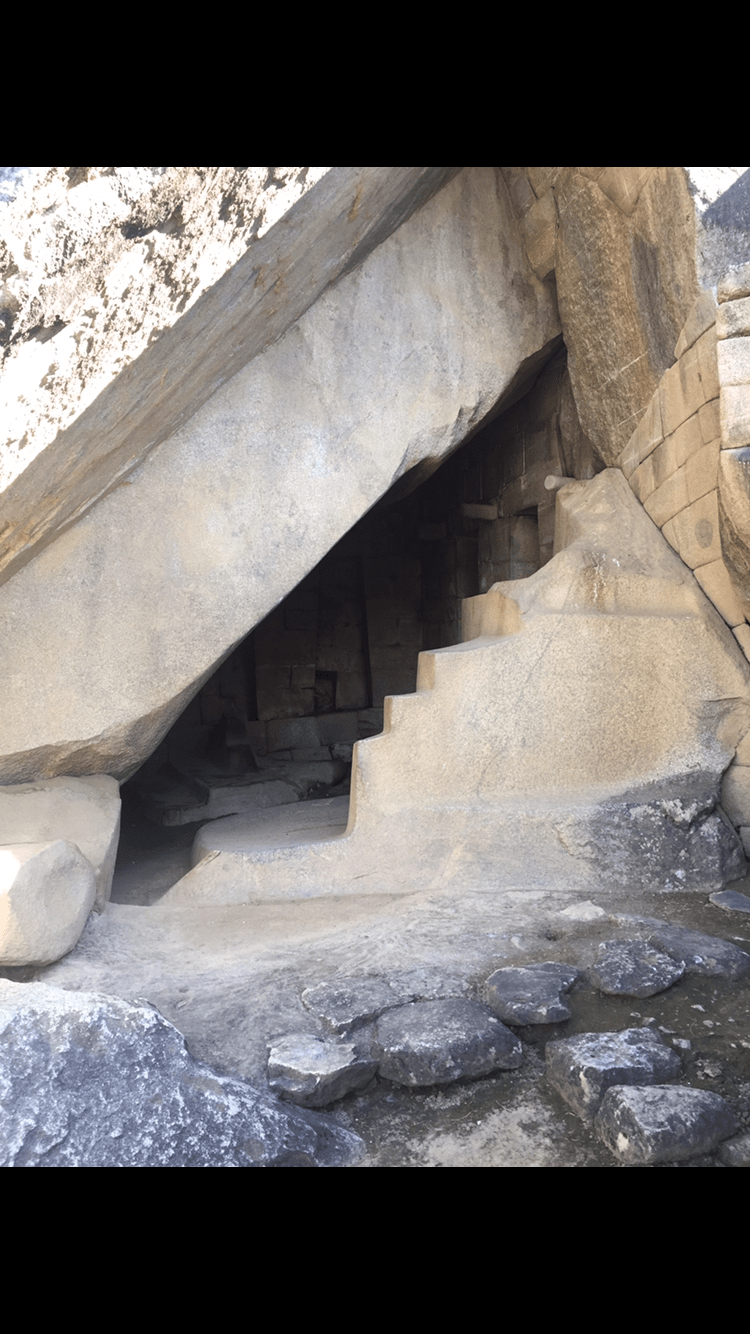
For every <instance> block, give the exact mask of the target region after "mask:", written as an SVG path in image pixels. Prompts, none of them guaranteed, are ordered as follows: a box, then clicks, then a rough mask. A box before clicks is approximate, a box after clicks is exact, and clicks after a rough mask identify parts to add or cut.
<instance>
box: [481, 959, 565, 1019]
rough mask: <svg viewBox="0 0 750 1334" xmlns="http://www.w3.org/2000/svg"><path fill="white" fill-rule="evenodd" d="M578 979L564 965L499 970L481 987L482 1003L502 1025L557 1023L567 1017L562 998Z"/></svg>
mask: <svg viewBox="0 0 750 1334" xmlns="http://www.w3.org/2000/svg"><path fill="white" fill-rule="evenodd" d="M577 977H578V969H577V968H572V967H570V965H568V964H564V963H536V964H529V965H528V966H527V967H525V968H498V970H497V972H495V973H493V974H492V976H491V977H488V978H487V981H486V982H485V984H484V1000H485V1003H486V1004H487V1005H489V1007H490V1009H491V1010H492V1012H493V1013H494V1014H496V1015H497V1017H498V1019H502V1021H503V1023H505V1024H557V1023H560V1022H561V1021H562V1020H564V1019H569V1018H570V1006H569V1005H567V1004H566V1003H565V1001H564V1000H563V998H562V994H563V992H566V991H570V988H571V987H572V986H573V983H574V982H575V981H576V978H577Z"/></svg>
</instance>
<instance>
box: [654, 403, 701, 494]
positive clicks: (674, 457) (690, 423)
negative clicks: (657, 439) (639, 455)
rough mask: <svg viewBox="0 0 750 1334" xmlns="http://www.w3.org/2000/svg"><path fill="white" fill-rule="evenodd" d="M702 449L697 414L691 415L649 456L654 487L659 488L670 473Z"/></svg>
mask: <svg viewBox="0 0 750 1334" xmlns="http://www.w3.org/2000/svg"><path fill="white" fill-rule="evenodd" d="M702 447H703V436H702V435H701V428H700V422H699V420H698V414H697V413H693V416H692V417H688V419H687V421H686V422H683V423H682V426H678V427H677V430H676V431H673V432H672V434H671V435H668V436H667V438H666V440H664V441H663V442H662V443H661V444H660V445H658V446H657V448H656V449H655V450H654V452H653V454H652V455H651V458H652V461H653V465H654V478H655V480H656V485H657V486H661V484H662V482H666V480H667V478H668V477H671V476H672V473H675V472H677V469H678V468H681V467H682V465H683V463H685V462H686V460H687V459H689V458H690V456H691V454H697V452H698V450H699V449H702Z"/></svg>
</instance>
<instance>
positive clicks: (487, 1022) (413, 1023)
mask: <svg viewBox="0 0 750 1334" xmlns="http://www.w3.org/2000/svg"><path fill="white" fill-rule="evenodd" d="M375 1034H376V1036H375V1044H374V1048H373V1051H374V1054H375V1055H377V1056H378V1057H379V1061H380V1074H381V1075H382V1076H383V1078H384V1079H390V1080H391V1081H392V1082H393V1083H394V1084H404V1085H406V1086H407V1087H409V1088H418V1087H423V1086H429V1085H432V1084H452V1083H454V1082H455V1080H457V1079H481V1078H482V1076H483V1075H489V1074H492V1072H493V1071H494V1070H514V1069H517V1067H518V1066H519V1065H521V1064H522V1063H523V1050H522V1048H521V1043H520V1042H519V1040H518V1038H517V1037H515V1035H514V1034H513V1033H511V1032H510V1030H509V1029H507V1028H506V1027H505V1025H504V1024H501V1023H500V1020H499V1019H496V1018H495V1016H494V1015H493V1014H491V1013H490V1011H489V1010H487V1009H485V1007H484V1006H483V1005H478V1004H477V1003H476V1002H475V1001H467V1000H436V1001H415V1002H413V1003H412V1004H411V1005H403V1006H400V1007H399V1008H398V1009H396V1010H390V1011H389V1012H388V1013H387V1014H385V1015H384V1016H383V1017H382V1019H379V1020H378V1023H377V1025H376V1029H375Z"/></svg>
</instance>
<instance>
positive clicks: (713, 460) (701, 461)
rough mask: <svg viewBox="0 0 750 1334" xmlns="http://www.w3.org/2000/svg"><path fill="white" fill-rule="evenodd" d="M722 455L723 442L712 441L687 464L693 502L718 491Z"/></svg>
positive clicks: (690, 494)
mask: <svg viewBox="0 0 750 1334" xmlns="http://www.w3.org/2000/svg"><path fill="white" fill-rule="evenodd" d="M720 453H721V441H719V440H712V442H711V444H710V445H703V446H702V448H701V449H699V450H698V453H697V454H693V455H692V457H691V458H689V459H688V461H687V463H686V464H685V474H686V476H687V489H688V496H689V498H690V500H691V502H692V501H693V500H699V499H700V497H701V496H705V495H706V493H707V492H708V491H714V490H715V489H716V486H717V484H718V473H719V454H720Z"/></svg>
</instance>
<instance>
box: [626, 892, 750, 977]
mask: <svg viewBox="0 0 750 1334" xmlns="http://www.w3.org/2000/svg"><path fill="white" fill-rule="evenodd" d="M748 908H749V909H750V900H749V901H748ZM649 944H650V945H653V946H654V948H655V949H657V950H663V951H664V953H665V954H668V955H669V957H670V958H671V959H675V960H676V961H677V962H678V963H681V964H683V965H684V968H685V972H686V973H698V974H699V975H700V976H702V977H730V978H736V977H743V976H744V975H745V973H746V972H747V971H748V969H750V956H748V955H747V954H746V953H745V951H744V950H741V949H740V948H739V946H737V945H733V944H732V942H731V940H722V938H721V936H707V935H705V934H704V933H703V932H702V931H689V930H688V929H687V928H686V927H682V926H667V927H660V929H659V930H658V931H654V932H653V934H652V935H651V936H649Z"/></svg>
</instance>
